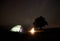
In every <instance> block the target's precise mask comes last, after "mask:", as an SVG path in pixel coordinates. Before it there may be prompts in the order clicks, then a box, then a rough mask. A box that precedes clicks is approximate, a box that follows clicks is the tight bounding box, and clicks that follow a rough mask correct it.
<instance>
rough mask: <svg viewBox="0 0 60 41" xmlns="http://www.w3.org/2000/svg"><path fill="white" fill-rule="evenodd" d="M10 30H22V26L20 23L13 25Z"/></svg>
mask: <svg viewBox="0 0 60 41" xmlns="http://www.w3.org/2000/svg"><path fill="white" fill-rule="evenodd" d="M11 31H13V32H22V28H21V25H16V26H14V27H13V28H12V29H11Z"/></svg>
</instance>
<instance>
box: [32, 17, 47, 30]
mask: <svg viewBox="0 0 60 41" xmlns="http://www.w3.org/2000/svg"><path fill="white" fill-rule="evenodd" d="M33 25H34V27H37V28H39V29H42V27H44V26H45V25H48V22H47V21H46V20H45V18H44V17H42V16H40V17H38V18H36V19H35V21H34V22H33Z"/></svg>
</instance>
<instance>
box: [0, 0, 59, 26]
mask: <svg viewBox="0 0 60 41" xmlns="http://www.w3.org/2000/svg"><path fill="white" fill-rule="evenodd" d="M0 4H1V5H0V6H1V7H0V8H1V13H0V25H16V24H21V25H22V24H24V25H32V23H33V21H34V19H35V18H37V17H39V16H43V17H45V19H46V20H47V22H48V24H49V25H48V27H56V26H57V27H60V1H59V0H1V1H0Z"/></svg>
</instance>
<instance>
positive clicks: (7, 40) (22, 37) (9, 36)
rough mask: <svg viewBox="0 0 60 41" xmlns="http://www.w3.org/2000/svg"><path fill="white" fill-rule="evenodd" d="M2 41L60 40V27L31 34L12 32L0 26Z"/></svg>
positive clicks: (0, 40)
mask: <svg viewBox="0 0 60 41" xmlns="http://www.w3.org/2000/svg"><path fill="white" fill-rule="evenodd" d="M0 41H60V28H59V27H56V28H51V29H45V30H44V32H40V33H37V34H36V35H30V34H28V33H15V32H10V31H8V30H6V29H3V28H2V27H0Z"/></svg>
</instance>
